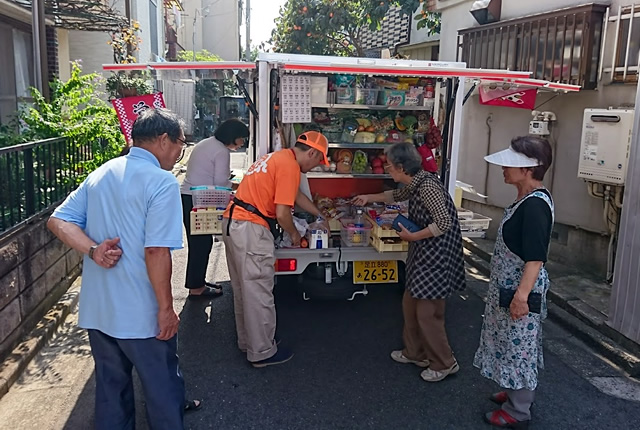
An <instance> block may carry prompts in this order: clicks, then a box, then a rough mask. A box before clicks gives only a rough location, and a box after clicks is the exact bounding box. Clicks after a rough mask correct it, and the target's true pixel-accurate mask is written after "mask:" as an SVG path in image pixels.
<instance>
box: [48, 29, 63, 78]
mask: <svg viewBox="0 0 640 430" xmlns="http://www.w3.org/2000/svg"><path fill="white" fill-rule="evenodd" d="M46 38H47V65H48V67H49V76H47V78H48V82H51V81H53V79H54V78H57V77H58V76H60V68H59V65H58V34H57V32H56V29H55V28H54V27H51V26H49V25H48V26H47V31H46Z"/></svg>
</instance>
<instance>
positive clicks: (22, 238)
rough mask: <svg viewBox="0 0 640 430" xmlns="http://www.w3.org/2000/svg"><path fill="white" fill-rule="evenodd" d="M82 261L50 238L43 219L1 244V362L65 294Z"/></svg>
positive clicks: (3, 240) (78, 255)
mask: <svg viewBox="0 0 640 430" xmlns="http://www.w3.org/2000/svg"><path fill="white" fill-rule="evenodd" d="M81 260H82V256H81V255H80V254H79V253H78V252H76V251H74V250H72V249H70V248H68V247H67V246H65V245H64V244H63V243H62V242H60V241H59V240H58V239H56V238H55V236H53V234H51V232H50V231H49V230H48V229H47V227H46V218H43V219H41V220H39V221H37V222H35V223H33V224H31V225H28V226H26V227H24V228H23V229H21V230H19V231H18V232H16V233H14V234H11V236H10V237H7V238H4V239H2V241H0V360H2V358H4V357H6V356H7V355H8V353H9V352H10V351H11V350H12V349H13V347H14V346H15V345H16V344H17V343H18V341H19V340H20V338H21V337H22V336H24V335H25V334H26V333H28V332H30V331H31V330H32V329H33V328H34V327H35V326H36V324H37V323H38V321H39V320H40V319H41V318H42V316H43V315H44V314H45V313H46V312H47V311H48V310H49V309H50V308H51V307H52V306H53V304H54V303H55V302H56V301H57V300H58V299H59V298H60V296H62V294H64V292H65V291H66V290H67V288H68V287H69V285H71V282H73V280H74V279H75V278H76V277H77V276H78V274H79V273H80V271H79V268H80V262H81Z"/></svg>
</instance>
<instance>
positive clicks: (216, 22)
mask: <svg viewBox="0 0 640 430" xmlns="http://www.w3.org/2000/svg"><path fill="white" fill-rule="evenodd" d="M182 5H183V7H184V12H183V14H182V17H181V24H180V26H179V28H178V31H177V35H178V40H179V43H180V44H181V46H183V47H184V49H185V50H187V51H193V50H195V51H201V50H203V49H206V50H207V51H209V52H211V53H212V54H216V55H217V56H219V57H220V58H222V59H223V60H225V61H238V60H239V59H240V58H241V57H242V55H241V47H240V22H241V20H242V0H182ZM254 19H260V18H259V17H254Z"/></svg>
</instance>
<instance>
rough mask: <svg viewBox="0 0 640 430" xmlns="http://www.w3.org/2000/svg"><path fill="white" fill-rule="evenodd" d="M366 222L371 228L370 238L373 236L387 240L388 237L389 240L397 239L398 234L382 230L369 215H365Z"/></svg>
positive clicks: (391, 230) (393, 231)
mask: <svg viewBox="0 0 640 430" xmlns="http://www.w3.org/2000/svg"><path fill="white" fill-rule="evenodd" d="M367 220H368V221H369V222H370V223H371V225H372V226H373V227H372V228H371V236H375V237H377V238H385V237H387V238H388V237H390V238H398V237H399V236H398V232H396V231H395V230H394V229H390V230H385V229H383V228H382V227H380V226H379V225H378V223H377V222H375V221H374V220H373V218H371V217H370V216H369V215H367Z"/></svg>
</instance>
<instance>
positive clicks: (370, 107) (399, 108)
mask: <svg viewBox="0 0 640 430" xmlns="http://www.w3.org/2000/svg"><path fill="white" fill-rule="evenodd" d="M311 107H312V108H325V109H359V110H382V111H390V110H391V111H393V110H397V111H431V110H433V106H417V105H415V106H387V105H361V104H344V103H333V104H329V103H313V104H312V105H311Z"/></svg>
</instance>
